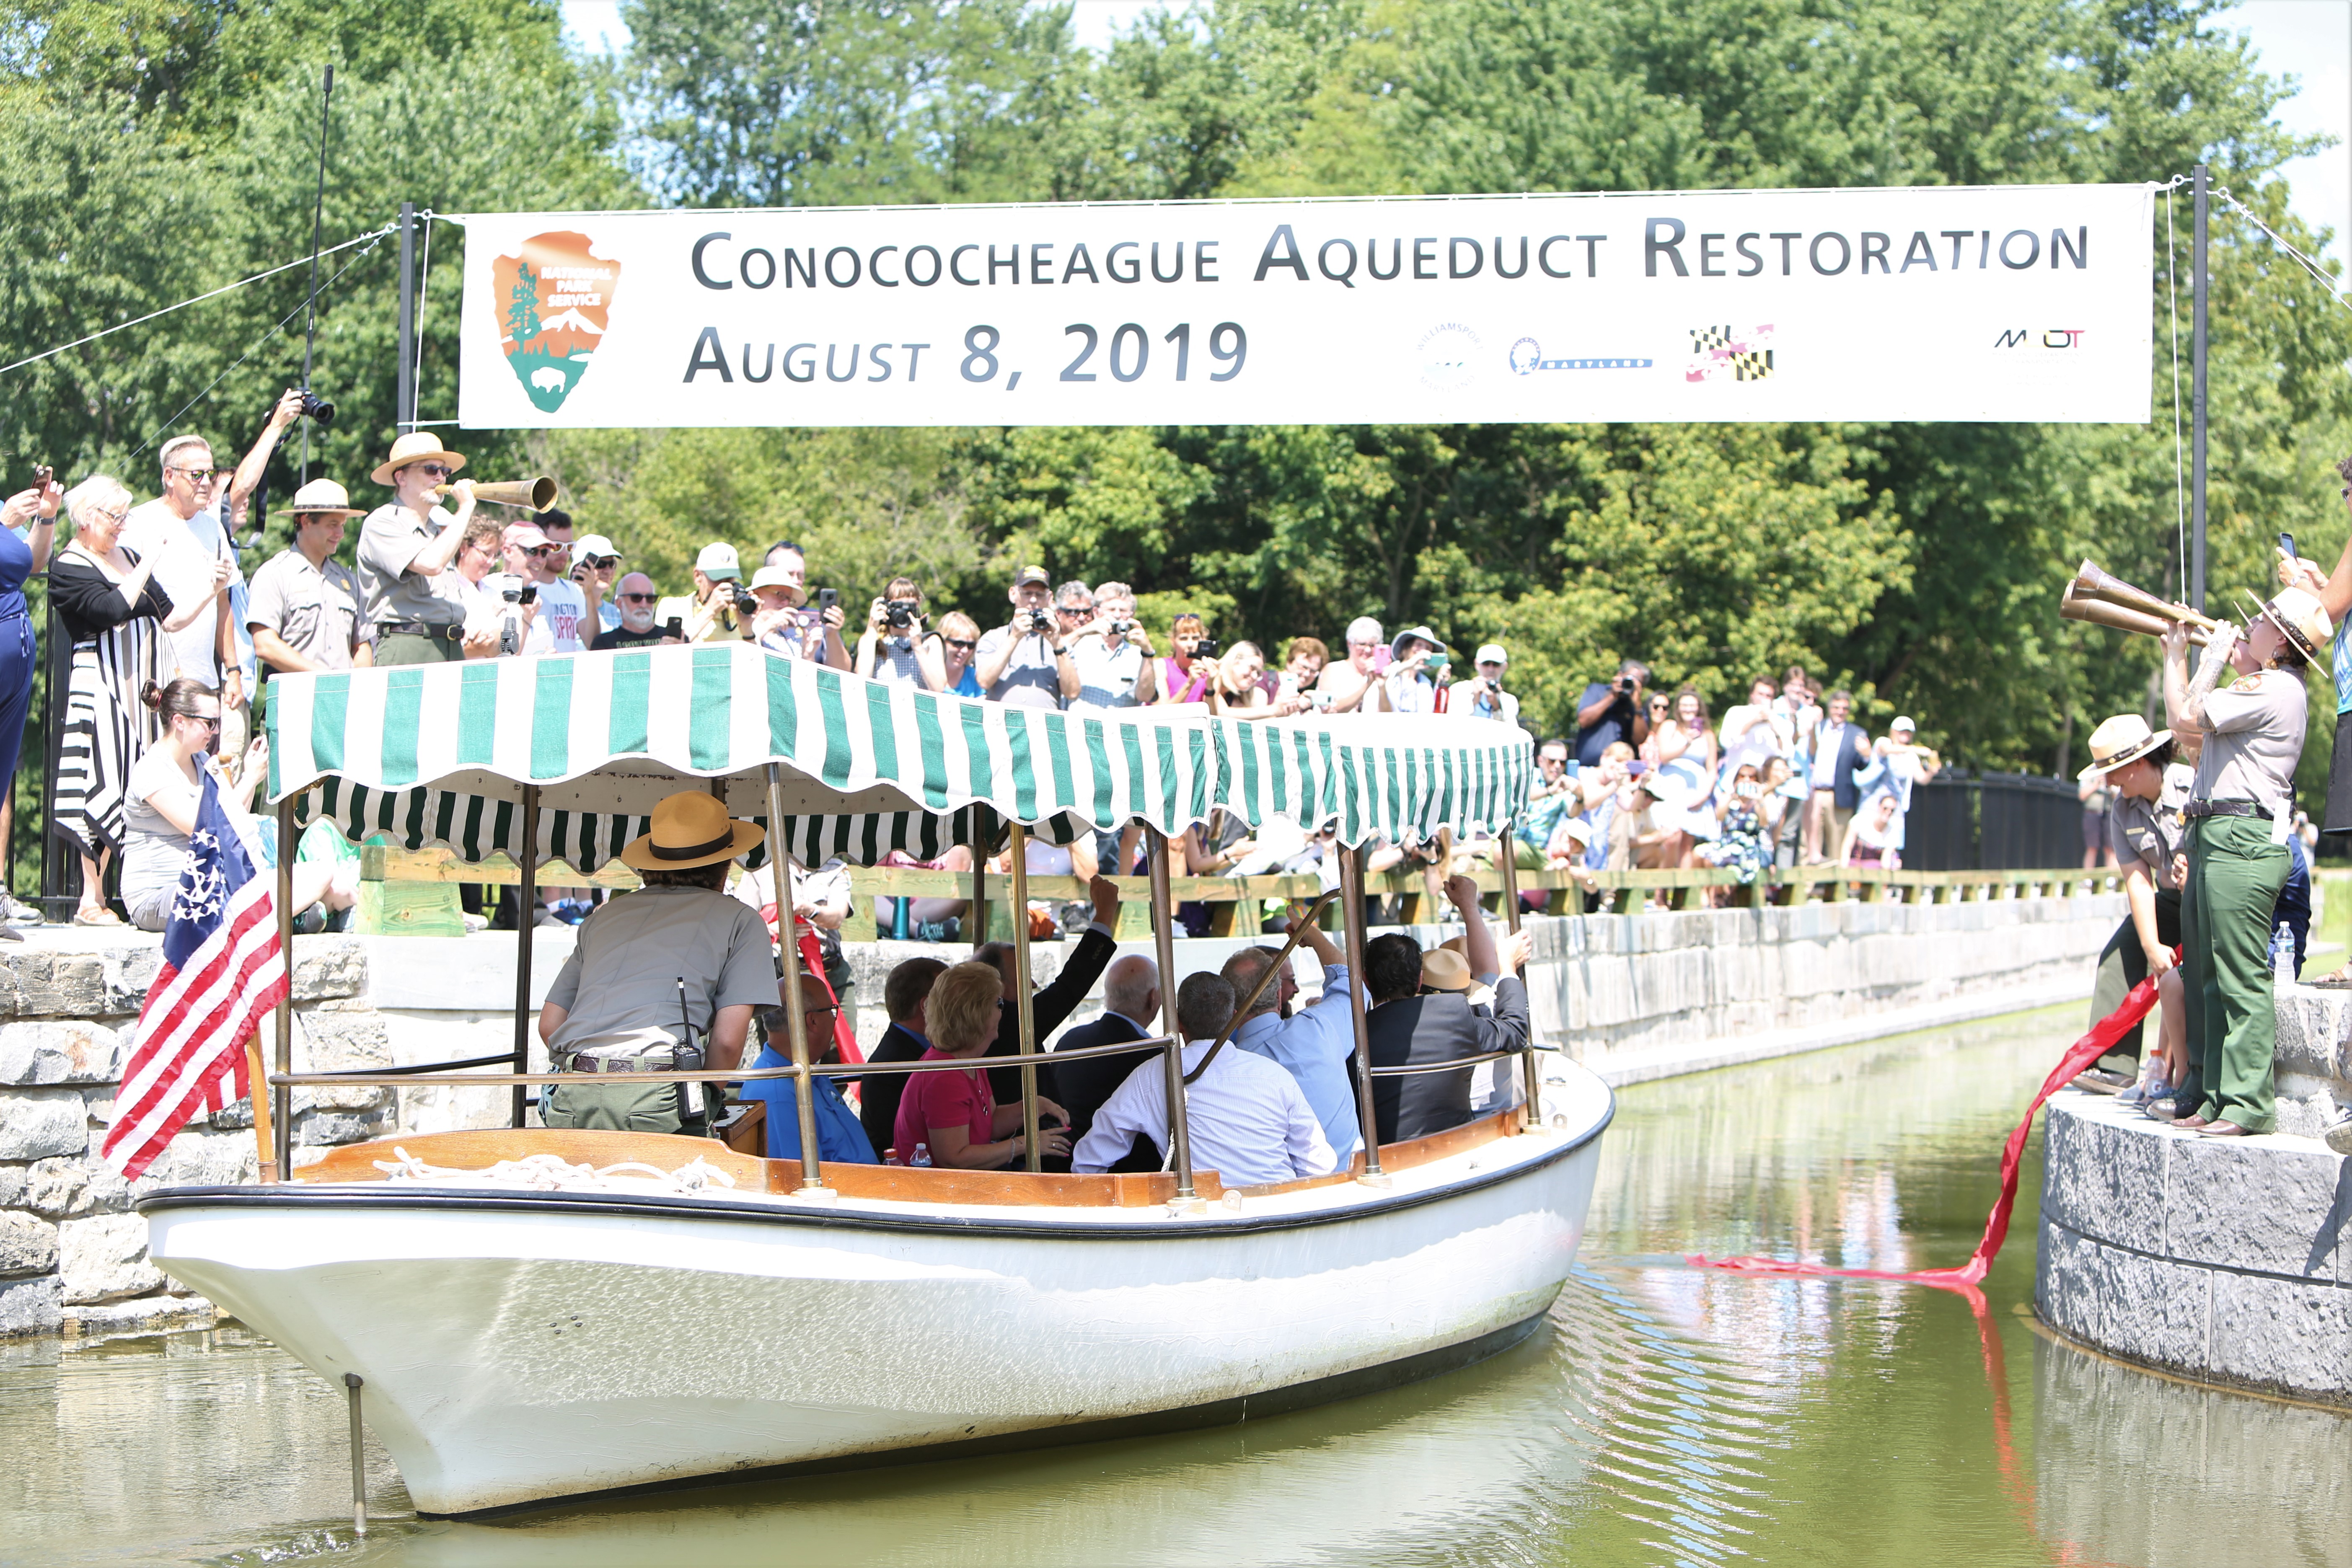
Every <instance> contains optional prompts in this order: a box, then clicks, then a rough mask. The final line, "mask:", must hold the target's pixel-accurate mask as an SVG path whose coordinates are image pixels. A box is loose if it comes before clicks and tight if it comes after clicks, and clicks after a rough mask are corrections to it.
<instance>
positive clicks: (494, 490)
mask: <svg viewBox="0 0 2352 1568" xmlns="http://www.w3.org/2000/svg"><path fill="white" fill-rule="evenodd" d="M436 488H437V489H438V490H439V491H440V492H441V494H443V495H445V496H446V495H447V494H448V493H449V492H450V490H451V489H452V488H454V486H448V485H441V486H436ZM474 499H476V500H477V501H494V502H496V503H497V504H498V505H499V506H501V507H530V509H531V510H532V511H534V512H543V511H545V510H547V508H548V507H551V506H553V505H555V481H554V480H552V479H551V478H549V477H548V476H546V475H544V474H542V475H541V476H539V477H538V478H536V479H506V480H501V481H499V482H498V483H496V484H490V485H477V486H474Z"/></svg>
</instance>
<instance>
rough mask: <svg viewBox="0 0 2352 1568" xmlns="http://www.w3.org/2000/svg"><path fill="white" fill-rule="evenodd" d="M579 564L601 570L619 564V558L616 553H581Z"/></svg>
mask: <svg viewBox="0 0 2352 1568" xmlns="http://www.w3.org/2000/svg"><path fill="white" fill-rule="evenodd" d="M580 564H581V565H582V566H585V567H593V568H594V569H595V570H598V571H603V570H605V569H606V568H608V567H614V566H618V565H620V564H621V558H620V557H619V556H616V555H583V556H582V557H581V558H580Z"/></svg>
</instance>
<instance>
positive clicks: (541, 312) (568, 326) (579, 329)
mask: <svg viewBox="0 0 2352 1568" xmlns="http://www.w3.org/2000/svg"><path fill="white" fill-rule="evenodd" d="M592 243H593V242H592V241H591V240H590V239H589V238H588V236H587V235H583V234H572V233H569V232H566V233H562V234H544V235H532V236H531V237H530V238H529V239H527V240H525V241H523V242H522V254H521V255H520V256H499V257H498V258H497V259H496V260H495V261H493V262H492V263H491V264H490V287H492V288H493V289H495V290H496V291H497V294H498V308H499V332H500V336H499V350H500V351H501V352H503V353H504V354H505V355H506V357H507V363H508V364H509V366H511V367H513V370H514V373H515V380H517V381H519V382H521V383H522V390H523V391H524V392H526V393H528V394H529V395H530V401H531V405H532V406H533V407H535V408H537V409H538V410H539V411H540V412H541V413H554V412H555V411H556V410H557V409H559V408H562V406H563V400H564V399H565V398H567V397H570V396H571V395H572V388H573V387H576V386H578V385H579V384H580V378H581V377H583V376H584V375H586V374H587V373H588V361H590V359H592V358H593V356H594V354H595V352H596V345H597V344H598V343H600V342H602V341H603V340H604V326H605V322H606V320H607V319H608V318H609V317H610V315H611V313H612V309H613V291H614V289H615V288H617V287H619V286H620V282H621V264H620V263H619V262H617V261H606V260H604V259H602V258H600V257H598V256H591V255H590V254H589V253H588V247H589V246H590V245H591V244H592Z"/></svg>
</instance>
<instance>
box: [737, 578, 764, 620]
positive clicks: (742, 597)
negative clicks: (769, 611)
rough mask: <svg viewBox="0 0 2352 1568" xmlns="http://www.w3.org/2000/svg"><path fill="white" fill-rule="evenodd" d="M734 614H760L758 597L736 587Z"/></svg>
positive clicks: (742, 588) (747, 590) (749, 591)
mask: <svg viewBox="0 0 2352 1568" xmlns="http://www.w3.org/2000/svg"><path fill="white" fill-rule="evenodd" d="M735 613H736V614H738V615H757V614H758V613H760V596H759V595H758V594H756V593H754V592H752V591H751V590H750V589H748V588H744V587H742V586H740V585H738V586H737V588H736V589H735Z"/></svg>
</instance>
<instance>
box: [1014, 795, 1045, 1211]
mask: <svg viewBox="0 0 2352 1568" xmlns="http://www.w3.org/2000/svg"><path fill="white" fill-rule="evenodd" d="M1006 842H1007V845H1008V849H1007V853H1008V854H1009V855H1010V857H1011V860H1010V864H1011V866H1012V870H1013V893H1012V896H1011V897H1010V898H1008V899H1007V900H1006V903H1007V904H1009V905H1010V906H1011V907H1010V908H1008V909H1007V910H1006V913H1007V914H1009V915H1012V916H1013V1016H1014V1020H1015V1022H1016V1024H1017V1026H1018V1027H1019V1029H1020V1030H1021V1038H1020V1040H1019V1041H1018V1042H1017V1043H1018V1044H1019V1046H1020V1049H1021V1140H1022V1146H1023V1149H1024V1152H1025V1154H1026V1156H1027V1164H1028V1166H1029V1168H1030V1169H1031V1170H1032V1171H1039V1170H1043V1169H1045V1166H1044V1165H1043V1164H1042V1160H1043V1156H1044V1154H1045V1151H1044V1150H1043V1149H1040V1148H1039V1147H1038V1146H1037V1024H1036V1015H1035V1011H1034V1008H1033V1007H1032V1004H1031V998H1030V995H1029V830H1028V828H1027V827H1026V826H1025V825H1024V824H1022V823H1020V822H1015V823H1013V831H1012V833H1011V835H1010V837H1009V838H1008V839H1007V841H1006Z"/></svg>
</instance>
